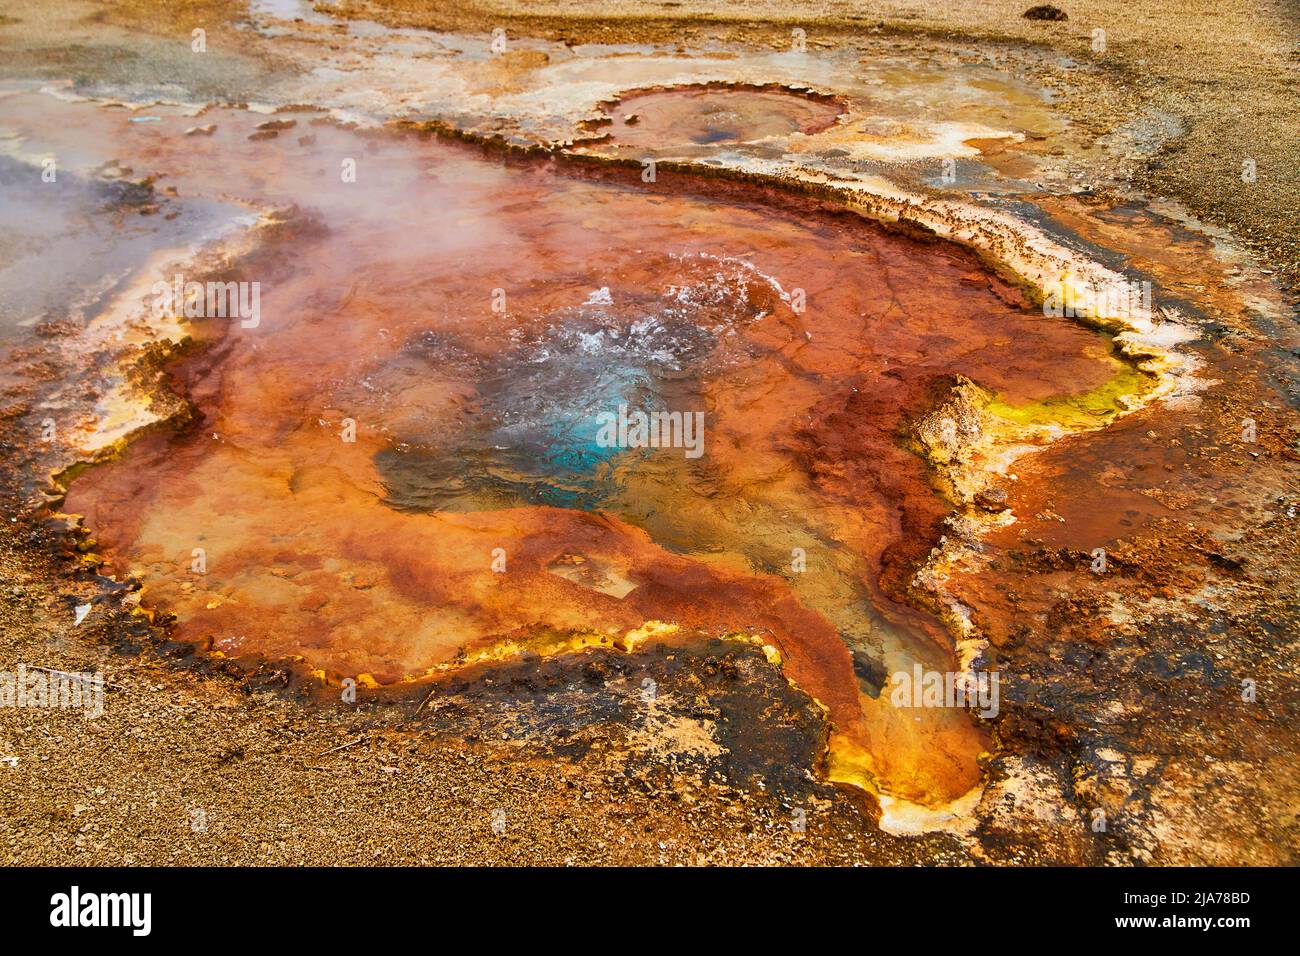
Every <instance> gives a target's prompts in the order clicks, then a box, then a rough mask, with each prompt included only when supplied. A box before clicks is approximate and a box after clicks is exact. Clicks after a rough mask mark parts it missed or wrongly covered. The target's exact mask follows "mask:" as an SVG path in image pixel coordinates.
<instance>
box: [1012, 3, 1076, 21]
mask: <svg viewBox="0 0 1300 956" xmlns="http://www.w3.org/2000/svg"><path fill="white" fill-rule="evenodd" d="M1022 16H1023V17H1024V18H1025V19H1026V20H1054V21H1062V20H1068V19H1070V18H1069V17H1068V16H1066V13H1065V11H1064V10H1062V9H1061V8H1060V7H1054V6H1052V5H1051V4H1050V3H1043V4H1040V5H1038V6H1036V7H1030V8H1029V9H1028V10H1026V11H1025V12H1024V13H1023V14H1022Z"/></svg>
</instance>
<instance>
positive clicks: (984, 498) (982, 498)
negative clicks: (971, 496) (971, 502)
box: [975, 486, 1007, 512]
mask: <svg viewBox="0 0 1300 956" xmlns="http://www.w3.org/2000/svg"><path fill="white" fill-rule="evenodd" d="M975 505H976V507H978V508H983V509H984V510H985V511H992V512H998V511H1006V510H1007V492H1006V489H1005V488H998V487H996V486H990V487H988V488H985V489H984V490H983V491H981V492H980V493H979V494H977V495H976V496H975Z"/></svg>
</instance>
